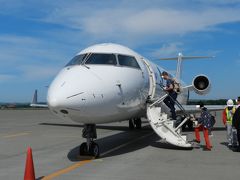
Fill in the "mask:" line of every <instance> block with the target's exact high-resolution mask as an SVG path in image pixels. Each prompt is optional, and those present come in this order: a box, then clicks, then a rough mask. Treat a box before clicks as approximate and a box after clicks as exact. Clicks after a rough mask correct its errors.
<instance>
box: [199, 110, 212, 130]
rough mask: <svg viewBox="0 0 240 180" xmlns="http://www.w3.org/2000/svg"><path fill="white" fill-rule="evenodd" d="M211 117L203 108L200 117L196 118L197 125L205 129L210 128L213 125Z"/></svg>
mask: <svg viewBox="0 0 240 180" xmlns="http://www.w3.org/2000/svg"><path fill="white" fill-rule="evenodd" d="M211 119H212V115H211V114H210V113H209V112H208V110H207V108H205V107H203V108H202V111H201V115H200V117H199V118H198V123H199V124H201V125H203V126H204V127H205V128H211V127H212V126H213V125H212V123H211Z"/></svg>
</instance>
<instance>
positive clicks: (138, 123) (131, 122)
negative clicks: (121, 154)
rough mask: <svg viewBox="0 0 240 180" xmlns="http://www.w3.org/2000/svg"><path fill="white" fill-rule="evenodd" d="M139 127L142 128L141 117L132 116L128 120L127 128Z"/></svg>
mask: <svg viewBox="0 0 240 180" xmlns="http://www.w3.org/2000/svg"><path fill="white" fill-rule="evenodd" d="M135 128H136V129H141V128H142V120H141V118H133V119H130V120H129V129H131V130H132V129H135Z"/></svg>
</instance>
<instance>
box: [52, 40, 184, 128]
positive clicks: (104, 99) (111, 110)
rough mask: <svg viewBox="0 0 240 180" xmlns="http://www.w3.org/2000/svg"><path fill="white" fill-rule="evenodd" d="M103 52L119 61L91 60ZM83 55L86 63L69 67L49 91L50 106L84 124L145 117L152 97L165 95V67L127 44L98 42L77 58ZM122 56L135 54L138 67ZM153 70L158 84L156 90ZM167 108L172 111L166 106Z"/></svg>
mask: <svg viewBox="0 0 240 180" xmlns="http://www.w3.org/2000/svg"><path fill="white" fill-rule="evenodd" d="M96 54H97V55H96ZM102 54H103V55H106V56H107V55H109V54H110V55H111V57H115V58H114V61H115V60H116V63H115V64H114V63H113V64H104V63H102V64H101V63H99V62H98V60H96V62H97V63H95V64H94V63H89V64H88V63H87V62H88V59H89V57H91V56H92V55H96V57H101V55H102ZM81 55H86V58H85V59H84V61H85V63H84V62H83V63H81V64H79V63H75V64H74V63H72V64H69V65H67V66H65V67H64V68H63V69H62V70H61V71H60V72H59V74H58V75H57V76H56V78H55V79H54V81H53V82H52V83H51V85H50V87H49V90H48V96H47V102H48V106H49V108H50V110H51V111H52V112H53V113H54V114H56V115H58V116H60V117H62V118H65V119H71V120H73V121H75V122H78V123H84V124H99V123H109V122H116V121H123V120H129V119H132V118H137V117H144V116H146V100H147V98H148V96H149V95H151V96H152V97H155V98H157V97H160V96H162V95H164V94H165V92H163V90H162V89H161V88H160V86H159V84H161V85H162V84H163V80H162V79H161V76H160V73H161V72H162V71H163V69H162V68H161V67H158V66H157V65H156V64H154V63H152V62H150V61H149V60H147V59H146V58H144V57H142V56H141V55H139V54H137V53H136V52H134V51H132V50H130V49H128V48H126V47H124V46H121V45H117V44H99V45H94V46H91V47H89V48H87V49H84V50H83V51H81V52H80V53H78V54H77V55H76V57H78V56H81ZM122 56H123V57H134V58H135V60H136V61H137V64H138V66H137V67H133V66H132V65H128V62H126V65H121V64H120V63H123V62H120V57H122ZM95 59H96V58H95ZM111 63H112V62H111ZM124 63H125V62H124ZM130 64H131V63H130ZM147 64H148V65H149V66H150V67H148V66H147ZM135 66H136V65H135ZM149 70H150V71H152V73H153V74H154V78H155V81H156V83H157V85H156V88H154V90H155V91H154V93H153V92H152V87H151V86H152V84H151V77H150V76H151V74H150V73H149ZM187 93H188V92H182V93H181V94H180V95H179V96H178V100H179V101H180V103H181V104H186V102H187V99H188V94H187ZM163 106H165V105H164V104H163ZM163 109H165V110H166V112H167V111H168V108H166V107H163Z"/></svg>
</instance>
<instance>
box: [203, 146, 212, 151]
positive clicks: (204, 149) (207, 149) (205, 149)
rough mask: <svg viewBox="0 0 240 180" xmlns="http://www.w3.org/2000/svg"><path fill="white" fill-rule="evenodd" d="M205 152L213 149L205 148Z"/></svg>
mask: <svg viewBox="0 0 240 180" xmlns="http://www.w3.org/2000/svg"><path fill="white" fill-rule="evenodd" d="M203 151H211V149H209V148H206V147H205V148H203Z"/></svg>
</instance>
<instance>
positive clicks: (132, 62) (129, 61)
mask: <svg viewBox="0 0 240 180" xmlns="http://www.w3.org/2000/svg"><path fill="white" fill-rule="evenodd" d="M118 61H119V65H121V66H128V67H133V68H138V69H140V66H139V65H138V63H137V60H136V59H135V57H132V56H126V55H118Z"/></svg>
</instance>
